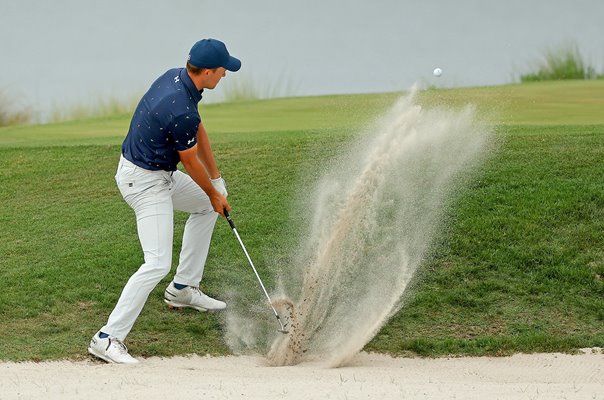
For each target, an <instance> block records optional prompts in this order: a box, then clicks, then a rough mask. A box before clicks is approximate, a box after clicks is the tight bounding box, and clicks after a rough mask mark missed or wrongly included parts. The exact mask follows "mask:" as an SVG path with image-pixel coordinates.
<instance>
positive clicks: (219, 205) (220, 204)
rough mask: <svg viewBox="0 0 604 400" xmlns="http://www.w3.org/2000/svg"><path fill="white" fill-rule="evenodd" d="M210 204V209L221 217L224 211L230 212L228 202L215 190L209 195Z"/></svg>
mask: <svg viewBox="0 0 604 400" xmlns="http://www.w3.org/2000/svg"><path fill="white" fill-rule="evenodd" d="M210 202H211V203H212V208H214V211H216V212H217V213H218V214H220V215H222V216H223V217H224V210H225V209H226V210H227V211H231V206H230V205H229V202H228V201H227V199H226V197H224V196H223V195H222V194H220V193H219V192H218V191H217V190H215V191H214V192H213V194H211V195H210Z"/></svg>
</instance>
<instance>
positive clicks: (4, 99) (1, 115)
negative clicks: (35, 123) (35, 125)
mask: <svg viewBox="0 0 604 400" xmlns="http://www.w3.org/2000/svg"><path fill="white" fill-rule="evenodd" d="M31 119H32V118H31V114H30V113H28V112H26V111H24V110H15V109H14V106H13V105H12V104H11V102H10V100H9V96H8V94H7V93H6V91H5V90H3V89H0V126H14V125H23V124H26V123H28V122H30V121H31Z"/></svg>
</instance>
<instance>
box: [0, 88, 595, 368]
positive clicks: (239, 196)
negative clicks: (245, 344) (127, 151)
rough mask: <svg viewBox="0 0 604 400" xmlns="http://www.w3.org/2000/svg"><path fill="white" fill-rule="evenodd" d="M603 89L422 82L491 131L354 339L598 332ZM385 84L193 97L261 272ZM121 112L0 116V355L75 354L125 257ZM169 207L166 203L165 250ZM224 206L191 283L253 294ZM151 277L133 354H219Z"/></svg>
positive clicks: (506, 339)
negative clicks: (56, 117)
mask: <svg viewBox="0 0 604 400" xmlns="http://www.w3.org/2000/svg"><path fill="white" fill-rule="evenodd" d="M603 93H604V82H601V81H592V82H584V81H569V82H555V83H534V84H526V85H510V86H502V87H493V88H473V89H455V90H432V91H428V92H426V93H424V94H423V95H422V97H421V99H420V100H421V102H422V103H424V104H425V105H426V106H427V105H430V104H452V105H456V104H461V103H466V102H472V103H476V104H477V106H478V109H479V111H480V112H481V113H483V114H484V115H486V116H489V118H493V119H494V120H495V121H497V123H498V132H499V133H498V134H499V136H500V138H501V146H500V149H499V151H498V153H497V154H496V155H495V156H494V157H493V158H492V159H491V160H490V161H489V162H488V164H487V165H485V167H484V168H483V170H482V171H481V173H480V174H479V175H478V176H477V178H476V179H475V180H474V181H473V182H472V183H471V184H470V185H469V186H468V187H467V188H466V189H465V190H464V191H463V193H462V194H461V197H460V198H459V199H458V200H457V201H456V203H455V204H454V205H453V206H452V208H451V209H450V210H449V213H448V216H447V224H446V225H445V229H444V231H443V232H442V233H441V235H440V236H439V237H438V240H437V242H436V243H435V246H434V247H433V251H432V253H431V254H430V256H429V258H428V259H427V260H426V262H425V264H424V266H423V267H422V270H421V273H420V275H419V276H418V279H417V280H416V282H415V285H414V288H413V290H412V292H411V295H410V296H408V297H407V298H406V300H405V303H404V304H403V307H402V308H401V310H400V311H399V312H398V313H397V314H396V315H395V316H394V317H393V319H392V320H391V321H390V322H389V323H388V324H387V325H386V326H385V327H384V328H383V329H382V330H381V332H380V333H379V334H378V335H377V336H376V338H375V339H374V340H373V341H372V342H371V343H369V344H368V346H367V349H368V350H373V351H380V352H386V353H391V354H421V355H445V354H474V355H483V354H508V353H512V352H518V351H522V352H533V351H570V350H573V349H576V348H580V347H590V346H601V347H602V346H604V311H603V310H604V282H603V277H604V250H603V249H604V246H603V243H602V240H601V232H602V231H603V228H604V212H603V211H602V210H604V184H603V183H602V179H601V177H602V176H603V173H604V165H603V164H602V163H601V160H602V159H604V154H603V153H604V115H603V113H601V110H602V109H604V94H603ZM396 96H397V94H383V95H355V96H325V97H316V98H291V99H275V100H266V101H255V102H239V103H235V104H232V105H229V104H224V105H209V106H204V107H203V110H202V114H203V118H204V122H205V124H206V127H207V128H208V130H209V132H211V137H212V140H213V146H214V149H215V152H216V155H217V158H218V160H220V166H221V169H222V171H223V174H224V175H225V177H226V178H227V180H228V182H229V185H230V186H229V187H230V193H231V195H230V197H229V200H230V202H231V204H232V205H233V206H234V212H233V215H234V218H236V221H237V225H238V228H239V231H240V233H241V234H242V235H243V236H245V241H246V246H248V248H249V249H250V251H251V252H252V257H253V258H254V261H255V264H256V265H257V267H258V268H259V270H260V273H261V274H262V275H263V276H265V277H266V282H265V283H267V285H269V286H271V287H272V285H273V284H274V282H272V274H271V271H272V270H273V269H274V268H276V267H278V265H279V263H283V262H287V259H288V256H289V251H290V250H291V249H292V247H293V246H294V245H295V243H294V242H293V240H292V239H291V236H289V235H285V234H284V233H286V232H290V231H288V229H294V230H295V227H296V226H298V225H300V224H302V223H304V221H303V220H301V216H300V215H299V214H297V213H295V212H293V210H292V209H291V206H292V199H293V198H296V197H297V196H298V195H299V192H300V188H301V187H306V186H307V185H309V184H310V183H311V182H312V180H313V174H309V172H311V171H315V170H316V167H317V166H320V165H321V164H323V163H326V162H327V161H328V160H329V158H330V157H331V156H333V155H334V154H335V153H337V151H338V148H339V147H340V145H341V144H342V143H345V142H347V141H349V140H350V139H351V138H352V137H353V136H354V134H355V133H356V132H357V130H358V128H359V127H360V126H363V125H364V124H365V123H367V121H370V120H371V119H372V118H374V117H375V115H376V114H377V113H378V112H380V111H382V110H383V109H384V108H385V107H387V106H388V105H389V104H390V103H391V102H392V101H393V100H394V99H395V98H396ZM598 110H599V111H598ZM128 123H129V116H128V115H126V114H121V115H120V114H117V115H114V116H111V117H104V118H96V119H87V120H81V121H73V122H68V123H60V124H49V125H40V126H23V127H9V128H1V129H0V182H2V190H1V191H0V201H2V204H3V209H2V213H1V214H0V224H1V226H2V240H1V241H0V254H2V255H3V257H2V261H1V263H2V266H1V268H0V282H1V283H0V287H1V289H2V290H0V320H1V321H2V335H1V339H0V359H2V360H44V359H58V358H76V359H77V358H83V357H86V351H85V350H86V345H87V342H88V340H89V339H90V336H91V335H92V334H93V333H94V332H95V330H96V329H98V328H99V327H100V326H101V325H102V324H103V323H104V321H105V318H106V317H107V315H108V313H109V312H110V311H111V309H112V307H113V306H114V304H115V301H116V300H117V297H118V296H119V293H120V291H121V289H122V287H123V285H124V283H125V282H126V280H127V279H128V277H129V276H130V275H131V274H132V273H133V272H134V271H135V269H136V268H137V267H138V265H139V264H140V261H141V258H142V255H141V252H140V249H139V246H138V243H137V237H136V232H135V226H134V221H133V216H132V213H131V210H130V209H129V208H128V207H127V206H126V205H125V203H124V202H123V201H122V200H121V198H120V196H119V193H118V191H117V189H116V188H115V185H114V182H113V174H114V170H115V164H116V160H117V157H118V154H119V144H120V143H121V140H122V138H123V136H124V134H125V132H126V129H127V126H128ZM184 219H185V215H181V214H177V221H176V223H177V229H176V237H175V247H176V248H178V247H179V245H180V241H181V239H182V238H181V237H180V236H179V235H180V234H181V233H182V226H183V224H184ZM222 222H224V221H219V223H218V225H217V229H216V232H215V236H214V240H213V243H212V248H211V250H210V253H211V254H210V257H209V261H208V265H207V269H206V274H205V278H204V290H206V291H207V292H209V293H211V294H214V295H217V296H219V297H223V298H225V297H226V298H227V300H228V297H229V296H231V293H235V292H236V291H240V290H244V291H249V294H248V295H247V296H244V297H249V298H255V297H257V301H258V304H260V305H262V304H263V303H262V302H263V301H264V299H262V293H260V292H259V291H258V290H257V283H256V282H255V278H254V276H253V274H251V273H250V271H249V266H247V264H246V260H245V259H244V258H242V256H241V253H240V249H239V248H238V244H237V242H236V241H235V240H234V239H233V237H232V233H231V232H230V230H229V229H228V225H227V224H226V223H222ZM292 227H293V228H292ZM176 257H177V254H175V259H176ZM174 265H176V261H175V262H174ZM167 283H168V282H167V280H166V281H165V282H162V284H160V285H159V286H158V287H157V288H156V290H155V291H154V292H153V293H152V294H151V296H150V299H149V302H148V303H147V305H146V307H145V309H144V310H143V313H142V315H141V317H140V318H139V320H138V322H137V325H136V326H135V329H134V331H133V332H132V334H131V335H130V336H129V337H128V344H129V347H130V349H131V351H132V352H133V354H136V355H142V356H150V355H160V356H169V355H174V354H186V353H198V354H206V353H208V354H214V355H219V354H228V352H229V350H228V348H227V346H226V345H225V342H224V339H223V332H222V327H223V323H224V321H223V320H222V318H223V316H221V315H220V314H201V315H200V314H198V313H196V312H188V311H185V312H182V313H174V312H171V311H169V310H168V309H166V308H165V307H164V304H163V302H162V292H163V289H164V285H165V284H167ZM256 294H257V296H256ZM267 318H270V312H269V313H268V314H267Z"/></svg>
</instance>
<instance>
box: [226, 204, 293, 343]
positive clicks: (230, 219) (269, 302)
mask: <svg viewBox="0 0 604 400" xmlns="http://www.w3.org/2000/svg"><path fill="white" fill-rule="evenodd" d="M224 216H225V217H226V219H227V221H228V222H229V225H230V226H231V229H232V230H233V232H234V233H235V236H236V237H237V240H239V244H240V245H241V248H242V249H243V252H244V253H245V255H246V257H247V260H248V261H249V262H250V265H251V267H252V269H253V270H254V273H255V274H256V278H258V282H260V286H261V287H262V290H263V291H264V294H265V295H266V298H267V299H268V304H270V306H271V308H272V309H273V313H275V317H277V321H279V325H280V326H281V329H277V332H281V333H284V334H287V333H289V331H288V330H287V329H285V326H284V325H283V322H281V317H279V314H278V313H277V310H275V307H274V306H273V301H272V300H271V297H270V296H269V295H268V292H267V291H266V288H265V287H264V284H263V283H262V279H260V275H258V271H257V270H256V267H254V263H253V262H252V259H251V258H250V255H249V254H248V252H247V250H246V248H245V246H244V245H243V241H242V240H241V237H240V236H239V233H238V232H237V228H235V223H234V222H233V219H232V218H231V216H230V215H229V213H228V211H227V210H226V209H225V210H224Z"/></svg>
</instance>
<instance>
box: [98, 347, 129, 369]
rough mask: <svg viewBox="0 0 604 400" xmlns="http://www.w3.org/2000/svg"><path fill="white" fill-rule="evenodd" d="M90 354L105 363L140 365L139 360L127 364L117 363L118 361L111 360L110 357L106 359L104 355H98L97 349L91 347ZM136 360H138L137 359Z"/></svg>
mask: <svg viewBox="0 0 604 400" xmlns="http://www.w3.org/2000/svg"><path fill="white" fill-rule="evenodd" d="M88 353H90V355H92V356H94V357H97V358H100V359H101V360H103V361H105V362H108V363H109V364H120V365H121V364H123V365H133V364H138V363H139V361H138V360H137V361H136V362H135V363H125V362H117V361H114V360H112V359H111V358H109V357H105V356H104V355H102V354H100V353H97V351H96V350H95V349H93V348H92V347H89V348H88ZM135 360H136V359H135Z"/></svg>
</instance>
